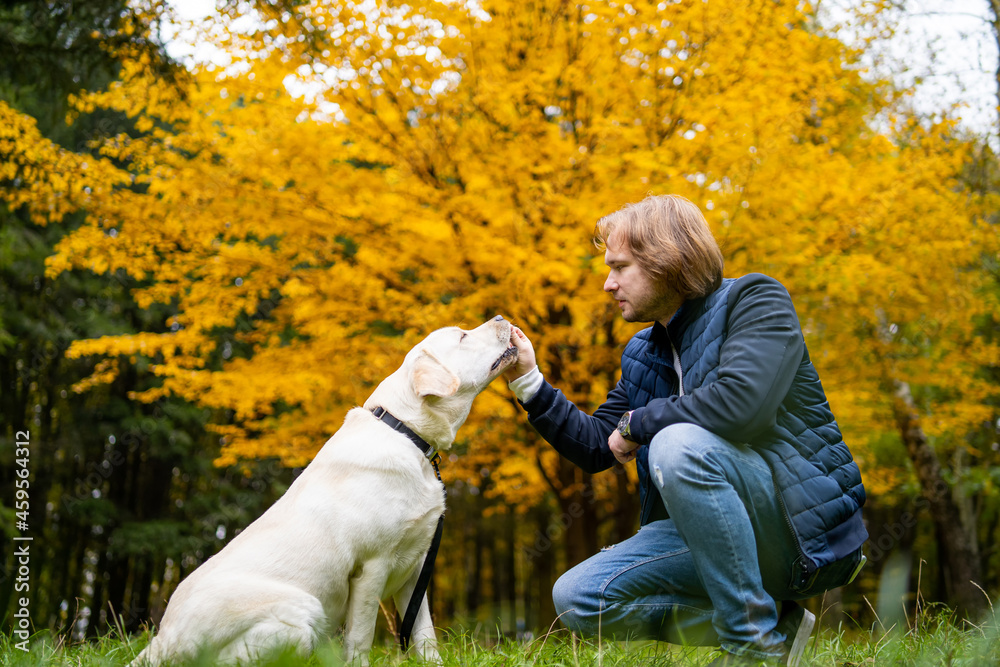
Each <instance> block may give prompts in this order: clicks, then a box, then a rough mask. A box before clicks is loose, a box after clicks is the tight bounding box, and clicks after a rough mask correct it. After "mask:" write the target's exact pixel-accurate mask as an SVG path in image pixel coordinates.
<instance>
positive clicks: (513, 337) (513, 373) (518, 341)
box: [503, 324, 538, 384]
mask: <svg viewBox="0 0 1000 667" xmlns="http://www.w3.org/2000/svg"><path fill="white" fill-rule="evenodd" d="M510 342H511V344H512V345H513V346H514V347H516V348H517V361H516V362H515V363H514V365H513V366H511V367H510V368H508V369H507V370H505V371H504V373H503V377H504V379H505V380H507V383H508V384H510V383H511V382H513V381H514V380H516V379H517V378H519V377H521V376H522V375H524V374H525V373H527V372H528V371H530V370H531V369H532V368H534V367H535V366H536V365H537V363H538V362H536V361H535V348H534V347H532V346H531V341H530V340H528V337H527V336H525V335H524V332H523V331H521V330H520V329H518V328H517V327H515V326H514V325H513V324H512V325H511V326H510Z"/></svg>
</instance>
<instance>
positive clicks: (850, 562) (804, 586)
mask: <svg viewBox="0 0 1000 667" xmlns="http://www.w3.org/2000/svg"><path fill="white" fill-rule="evenodd" d="M863 559H864V556H862V555H861V549H860V548H859V549H858V550H857V551H855V552H854V553H852V554H851V555H850V556H847V557H845V558H841V559H840V560H838V561H834V562H832V563H829V564H827V565H824V566H823V567H821V568H819V569H817V570H813V571H812V572H807V571H806V570H805V568H803V567H801V564H802V563H801V561H799V562H797V563H796V565H795V568H794V572H795V573H794V574H793V575H792V583H791V584H790V586H789V588H791V589H792V590H793V591H794V592H795V593H796V594H797V595H799V596H800V599H801V598H810V597H813V596H814V595H819V594H820V593H823V592H825V591H829V590H832V589H834V588H839V587H840V586H845V585H847V584H849V583H850V582H851V581H853V580H854V577H855V576H856V575H857V573H858V570H859V569H860V568H861V566H862V565H863V564H864V563H863Z"/></svg>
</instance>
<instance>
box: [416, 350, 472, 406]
mask: <svg viewBox="0 0 1000 667" xmlns="http://www.w3.org/2000/svg"><path fill="white" fill-rule="evenodd" d="M411 378H412V379H413V390H414V391H415V392H416V393H417V396H419V397H420V398H424V397H426V396H441V397H444V396H451V395H452V394H454V393H455V392H456V391H458V387H459V385H460V384H461V381H460V380H459V379H458V376H457V375H455V374H454V373H452V372H451V371H450V370H448V369H447V368H445V365H444V364H442V363H441V362H440V361H438V360H437V359H436V358H434V356H433V355H432V354H430V353H429V352H421V353H420V356H419V357H417V361H416V363H415V364H414V365H413V373H412V374H411Z"/></svg>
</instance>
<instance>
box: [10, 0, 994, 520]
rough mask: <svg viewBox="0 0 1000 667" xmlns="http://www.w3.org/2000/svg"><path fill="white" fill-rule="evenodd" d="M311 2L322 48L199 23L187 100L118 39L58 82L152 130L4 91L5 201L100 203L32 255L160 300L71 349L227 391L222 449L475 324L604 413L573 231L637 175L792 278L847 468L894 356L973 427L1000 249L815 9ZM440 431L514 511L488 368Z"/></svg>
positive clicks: (47, 209) (523, 484)
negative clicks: (455, 420)
mask: <svg viewBox="0 0 1000 667" xmlns="http://www.w3.org/2000/svg"><path fill="white" fill-rule="evenodd" d="M319 4H320V3H317V4H314V5H311V6H310V7H311V8H310V9H308V11H309V12H312V14H313V16H312V18H313V19H314V24H315V25H324V26H326V28H327V33H326V35H327V38H328V39H329V43H325V44H324V43H320V44H319V45H316V44H312V45H310V43H309V42H308V40H298V39H296V37H297V35H296V34H295V30H296V29H297V26H296V25H291V24H289V25H285V24H275V23H271V24H268V25H269V26H273V27H269V28H268V29H267V30H265V31H264V33H260V32H256V33H254V34H251V35H243V34H240V33H238V32H236V28H235V26H234V25H233V24H231V23H227V21H229V19H227V18H222V19H219V20H220V21H222V23H223V25H222V27H223V28H224V30H222V31H209V30H206V31H205V34H206V35H215V39H216V40H217V44H218V46H219V47H220V48H224V49H226V50H227V51H228V52H229V53H230V54H231V55H232V57H233V58H234V64H233V66H232V67H230V68H228V69H226V70H225V71H219V70H218V69H216V68H214V67H212V66H207V67H202V68H200V69H198V70H196V71H194V72H192V73H191V77H190V79H189V80H185V81H184V82H182V84H181V86H180V89H179V90H176V89H173V88H171V87H169V86H168V85H167V84H165V83H164V82H163V81H160V80H157V79H156V78H155V77H153V76H151V74H150V73H149V72H148V71H147V69H146V68H145V67H144V66H143V63H142V62H140V61H139V60H138V59H131V60H129V59H127V60H126V63H125V66H124V68H123V72H122V79H121V81H119V82H118V83H116V84H115V85H113V86H111V87H110V88H109V89H108V90H106V91H96V92H91V93H82V94H80V95H79V96H77V98H76V99H75V105H76V109H77V112H76V113H87V112H88V111H91V110H93V109H96V108H110V109H116V110H119V111H122V112H124V113H126V114H128V115H129V116H131V117H134V118H137V119H138V125H137V127H138V129H139V130H140V131H142V132H143V134H142V135H141V136H138V137H127V136H119V137H115V138H112V139H110V140H108V141H106V142H104V143H103V144H101V145H100V146H99V150H100V152H101V154H102V155H104V156H106V158H107V159H105V160H94V159H93V158H90V157H84V156H80V155H76V154H73V153H69V152H66V151H63V150H61V149H58V148H57V147H55V146H52V145H51V144H48V143H46V142H45V141H43V140H41V139H40V138H39V137H38V135H37V131H36V130H35V129H34V128H33V126H32V124H31V123H30V121H28V120H26V119H25V118H24V117H23V116H21V115H19V114H17V113H15V112H13V111H12V110H11V109H9V107H7V106H6V105H3V104H2V103H0V120H2V123H0V128H3V129H2V130H0V154H2V155H4V156H5V160H7V161H6V162H4V163H3V164H2V166H0V168H2V169H3V170H4V171H3V172H2V177H3V178H6V179H13V178H19V179H21V181H22V182H23V183H24V186H23V187H22V188H21V189H19V190H15V191H14V192H13V194H11V193H10V192H7V193H6V194H5V196H6V197H7V200H8V203H10V204H12V205H15V206H17V205H22V204H23V205H27V206H29V207H30V208H31V210H32V212H33V214H35V215H36V216H44V217H47V219H49V220H58V219H59V218H60V217H61V216H62V215H64V214H65V213H66V212H68V211H69V210H75V209H76V208H80V207H85V208H86V210H87V211H88V213H89V217H88V219H87V221H86V223H85V224H84V225H83V226H82V227H81V228H80V229H78V230H76V231H74V232H72V233H71V234H69V235H68V236H67V237H66V238H65V240H64V241H63V242H62V243H60V245H59V247H58V253H57V254H56V255H55V256H54V257H53V258H51V260H50V262H49V265H48V268H49V272H50V273H51V274H52V275H55V274H58V273H60V272H62V271H65V270H68V269H70V268H83V269H91V270H94V271H97V272H103V271H108V270H112V269H117V268H123V269H125V270H126V271H128V273H129V274H130V275H132V276H133V277H135V278H137V279H139V280H142V281H144V284H145V286H143V287H142V288H140V289H137V290H135V292H134V297H135V299H136V300H137V302H138V303H139V304H140V305H141V306H148V305H150V304H153V303H171V302H175V303H176V304H177V316H176V319H175V320H171V322H169V323H168V324H169V325H172V331H171V332H170V333H166V334H152V333H140V334H136V335H131V336H128V335H125V336H109V337H105V338H100V339H97V340H91V341H80V342H78V343H76V344H75V345H74V346H73V348H72V350H71V355H75V356H82V355H94V354H97V355H109V356H112V357H114V356H117V355H130V356H135V355H141V356H143V357H146V358H148V359H150V360H151V361H152V364H153V370H154V372H155V373H156V374H157V375H158V376H160V377H161V378H162V383H163V384H162V387H161V388H160V389H157V390H154V391H152V392H149V393H147V394H146V395H145V396H144V397H145V398H147V399H152V398H155V397H156V396H159V395H162V394H163V393H164V392H166V393H174V394H177V395H180V396H183V397H186V398H188V399H191V400H193V401H197V402H199V403H202V404H204V405H207V406H212V407H218V408H227V409H230V410H232V411H233V413H234V414H235V419H236V423H235V424H234V425H229V426H220V427H219V432H220V434H222V435H223V436H224V437H225V447H224V451H223V454H222V457H221V458H220V460H219V461H218V463H220V464H229V463H234V462H236V461H238V460H239V459H241V458H254V457H262V456H278V457H281V459H282V460H283V461H284V462H286V463H288V464H290V465H301V464H302V463H304V462H306V461H308V460H309V459H310V457H311V456H312V455H313V454H314V453H315V451H316V450H317V449H318V448H319V447H320V446H321V445H322V443H323V442H324V441H325V439H326V437H327V436H328V435H329V434H330V433H332V432H333V431H334V430H335V429H336V428H337V427H338V426H339V424H340V422H341V420H342V418H343V415H344V413H345V412H346V410H347V409H349V408H350V407H352V406H354V405H358V404H360V403H361V402H362V401H363V400H364V398H365V397H366V396H367V394H368V393H369V392H370V391H371V389H372V387H373V386H374V384H375V383H377V382H378V381H379V380H380V379H381V378H382V377H384V376H385V375H387V374H388V373H389V372H391V371H392V370H394V369H395V368H396V367H397V366H398V364H399V363H400V361H401V359H402V356H403V354H404V353H405V351H406V350H407V349H409V348H410V347H411V346H412V345H413V344H414V343H415V342H416V341H418V340H419V339H420V338H422V337H423V336H424V335H426V334H427V333H428V332H429V331H430V330H432V329H434V328H437V327H440V326H445V325H452V324H459V325H465V326H474V325H476V324H478V323H479V322H481V321H483V320H484V319H486V318H487V317H490V316H492V315H495V314H503V315H505V316H507V317H509V318H511V319H513V320H514V321H515V322H516V323H517V324H519V325H520V326H522V327H523V328H524V329H525V331H527V332H528V334H529V336H530V337H531V338H532V340H533V341H534V343H535V346H536V349H537V351H538V354H539V360H540V367H541V369H542V371H543V373H545V375H546V376H547V377H548V378H549V379H551V380H552V381H553V382H554V383H555V384H556V385H557V386H559V387H560V388H562V389H563V390H564V391H565V392H566V393H567V395H569V396H570V398H571V399H573V400H575V401H577V402H578V404H579V405H581V407H583V408H585V409H592V408H594V407H596V405H598V404H599V403H600V402H601V401H602V400H603V398H604V396H605V394H606V392H607V391H608V390H609V389H610V388H611V387H612V386H613V385H614V382H615V381H616V379H617V372H618V360H619V355H620V352H621V349H622V346H623V344H624V342H625V341H626V340H627V339H628V337H629V336H630V335H631V334H632V333H634V332H635V331H636V329H637V327H635V326H633V325H628V324H625V323H623V322H621V321H620V318H618V317H617V313H616V311H615V309H614V308H612V304H610V303H609V301H608V299H607V297H606V296H605V295H604V294H603V293H602V290H601V286H602V283H603V278H604V270H603V263H602V258H601V256H600V254H599V253H597V251H596V250H595V249H594V248H593V246H592V245H591V234H592V230H593V226H594V222H595V221H596V219H597V218H598V217H600V216H601V215H603V214H605V213H608V212H610V211H612V210H614V209H616V208H618V207H620V206H621V205H623V204H624V203H626V202H629V201H635V200H637V199H639V198H641V197H642V196H644V195H645V194H646V193H648V192H655V193H665V192H671V193H676V194H681V195H684V196H687V197H689V198H690V199H692V200H693V201H695V202H696V203H697V204H699V205H700V206H701V207H702V208H703V210H704V211H705V213H706V215H707V217H708V219H709V222H710V224H711V225H712V227H713V229H714V231H715V233H716V235H717V237H718V238H719V240H720V243H721V245H722V247H723V251H724V253H725V256H726V260H727V263H728V264H727V266H728V269H727V274H728V275H729V276H738V275H742V274H744V273H747V272H751V271H761V272H766V273H769V274H771V275H774V276H775V277H777V278H778V279H780V280H782V281H783V282H784V283H785V284H786V285H787V286H788V288H789V290H790V291H791V293H792V296H793V298H794V299H795V301H796V303H797V306H798V308H799V313H800V316H801V317H802V320H803V326H804V329H805V331H806V338H807V343H808V344H809V346H810V349H811V351H812V354H813V356H814V358H815V361H816V364H817V366H818V367H819V368H820V370H821V375H822V377H823V379H824V383H825V385H826V386H827V388H828V390H829V395H830V398H831V402H832V403H833V407H834V409H835V411H836V413H837V415H838V417H839V419H840V422H841V425H842V426H843V427H844V430H845V433H846V434H847V435H848V436H849V440H850V443H851V445H852V447H853V448H854V450H855V452H856V454H857V455H858V458H859V459H860V460H862V461H865V460H869V457H868V456H867V453H866V450H865V442H866V440H867V438H868V437H869V436H870V435H873V434H878V433H881V432H885V431H891V430H892V428H893V427H892V425H891V423H890V419H891V417H890V412H889V410H888V403H887V402H886V401H885V399H884V398H883V397H882V386H883V383H884V381H885V379H886V377H887V373H888V374H892V375H894V376H896V377H900V378H902V379H905V380H907V381H912V382H914V383H922V384H926V385H931V386H939V387H941V388H942V390H943V393H942V396H943V397H944V398H943V401H944V402H946V403H947V405H948V407H947V409H945V408H944V406H943V405H941V406H937V405H936V406H934V410H935V413H936V414H939V417H938V418H937V419H936V420H935V421H934V422H933V423H934V426H933V428H934V429H936V430H940V431H942V432H943V431H945V430H947V431H952V432H961V431H962V430H963V429H969V428H971V427H972V426H973V425H974V422H973V420H978V419H980V418H982V416H983V414H984V412H983V410H982V406H983V405H984V403H985V402H986V401H987V399H988V398H989V397H990V396H994V395H995V389H994V388H991V387H988V386H984V385H983V384H982V381H981V380H978V379H976V378H975V377H974V376H973V375H974V374H973V373H972V369H973V368H975V367H976V366H977V365H978V364H985V363H994V364H996V363H997V361H998V351H997V348H996V347H995V346H993V347H983V346H974V345H973V338H974V332H973V330H972V328H971V322H972V321H973V320H974V318H975V317H977V316H978V315H981V314H983V313H989V312H995V311H996V308H997V304H996V303H995V301H994V300H991V299H990V298H988V297H985V296H984V295H983V294H982V290H981V288H982V287H983V284H984V281H985V280H986V277H985V276H984V275H983V274H982V273H980V272H979V271H977V270H975V267H976V266H977V262H978V261H979V258H980V256H981V254H982V253H996V251H997V239H996V238H995V233H991V230H990V229H988V228H987V226H986V225H985V224H984V223H982V222H981V221H980V218H979V217H977V209H976V206H978V205H979V204H978V203H977V202H972V201H970V200H969V198H968V194H967V193H964V192H963V191H962V189H961V187H960V186H959V185H958V184H957V183H956V181H955V175H956V173H957V172H958V170H959V168H960V165H961V164H962V158H963V150H964V148H963V145H962V144H961V143H960V142H957V141H956V140H955V139H954V138H953V137H952V136H951V135H950V133H949V127H948V126H947V125H942V126H935V127H931V128H924V127H919V126H915V125H907V124H901V125H900V126H899V127H898V128H896V129H895V130H894V132H893V134H891V135H885V134H879V133H877V132H876V131H874V130H873V129H871V127H870V126H869V125H868V121H869V119H870V118H871V117H872V116H873V115H874V114H875V112H877V111H879V110H880V109H881V108H882V106H883V105H884V104H885V103H886V102H885V101H884V100H883V98H882V93H881V91H882V88H881V84H879V83H865V82H864V81H863V80H862V79H861V77H860V74H859V70H858V68H857V67H856V66H855V65H856V57H857V54H854V53H851V52H849V51H848V50H847V49H846V47H845V46H844V45H843V44H841V43H840V42H838V41H837V40H835V39H833V38H831V37H829V36H826V35H824V34H822V33H820V32H819V31H817V30H815V29H814V27H813V26H814V21H813V18H812V16H811V15H810V14H809V11H810V10H809V8H808V7H805V6H803V5H802V4H801V3H790V2H782V3H778V2H772V1H771V0H746V1H745V2H737V3H732V2H714V1H713V2H679V3H671V2H667V3H659V2H647V1H635V2H631V3H629V4H617V3H609V2H595V3H590V4H589V5H587V6H586V7H585V6H581V5H577V4H574V3H565V2H556V1H555V0H538V1H536V2H527V3H525V2H507V1H500V0H494V1H490V2H483V3H481V5H478V6H475V7H469V6H466V5H465V3H429V4H426V5H422V4H417V5H399V6H395V5H393V4H390V3H358V4H356V3H351V2H329V3H321V4H322V6H318V5H319ZM298 27H299V28H300V27H301V26H298ZM282 31H287V32H288V34H281V33H282ZM291 82H295V84H294V85H292V89H293V90H296V91H300V94H291V93H289V92H288V90H287V89H286V84H291ZM301 91H307V94H305V95H303V94H301ZM10 156H13V157H10ZM111 160H116V161H118V162H119V164H122V165H124V167H122V168H116V167H114V166H113V163H112V162H111ZM39 219H41V218H39ZM883 330H885V331H889V332H890V334H889V338H888V339H886V338H885V337H884V336H882V335H881V332H882V331H883ZM227 346H232V347H238V348H239V350H240V351H239V352H238V353H235V354H232V353H230V354H231V355H232V356H227V353H226V352H225V349H229V348H227ZM105 372H106V369H102V370H101V371H99V373H98V375H95V377H94V378H91V380H90V381H88V382H90V383H93V382H98V381H101V380H102V379H104V375H103V374H104V373H105ZM460 435H461V437H462V438H463V439H464V440H465V441H466V442H463V443H460V446H463V447H464V446H467V449H468V453H467V454H465V455H463V456H462V457H460V458H459V460H458V461H457V462H456V463H455V464H454V465H449V466H446V472H445V474H446V476H450V478H451V479H467V480H468V481H469V483H470V484H476V483H477V482H476V480H477V476H478V475H479V472H478V471H479V470H480V469H482V468H486V469H488V470H490V471H491V475H492V480H493V484H494V486H493V491H492V492H493V493H499V494H502V495H503V497H504V498H505V499H507V501H508V502H509V503H510V504H511V505H512V506H514V507H521V508H523V507H527V506H531V505H533V504H535V503H537V502H539V501H540V499H541V498H542V497H543V495H544V494H545V493H546V492H547V487H546V483H545V482H544V476H543V472H544V467H545V466H546V465H551V461H552V460H553V459H551V458H550V457H552V456H554V455H553V454H552V453H551V452H549V451H548V450H547V449H543V450H541V451H540V450H539V449H538V445H537V443H535V444H534V445H532V446H531V447H525V446H523V445H522V444H521V443H524V442H525V440H526V439H527V440H532V439H531V438H526V437H525V425H524V419H523V416H522V415H520V414H519V408H517V407H516V406H515V405H514V404H513V402H512V401H511V398H510V396H509V394H508V392H507V391H506V389H505V388H503V387H501V386H497V387H492V388H490V390H488V391H487V392H486V393H485V394H484V395H483V396H482V397H481V398H480V399H479V400H478V402H477V404H476V407H475V408H474V411H473V414H472V416H471V417H470V419H469V422H468V424H467V426H466V427H465V428H464V430H463V431H462V433H461V434H460ZM532 441H533V440H532ZM866 472H867V471H866ZM895 474H896V473H895V472H893V471H884V472H880V473H879V475H880V476H879V477H877V478H876V477H872V479H878V480H883V482H884V484H885V485H887V487H888V485H890V484H892V483H895V480H896V477H894V475H895ZM879 483H882V482H879ZM602 484H611V482H598V486H599V487H600V488H599V493H600V494H601V495H600V497H601V498H611V497H613V495H611V491H610V490H609V489H607V488H604V487H602V486H601V485H602ZM876 486H877V485H876Z"/></svg>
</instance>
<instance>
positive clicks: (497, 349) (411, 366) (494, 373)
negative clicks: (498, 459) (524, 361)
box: [365, 315, 517, 449]
mask: <svg viewBox="0 0 1000 667" xmlns="http://www.w3.org/2000/svg"><path fill="white" fill-rule="evenodd" d="M510 332H511V326H510V323H509V322H507V321H506V320H505V319H503V317H501V316H499V315H498V316H497V317H495V318H493V319H491V320H489V321H488V322H486V323H484V324H482V325H480V326H478V327H476V328H475V329H471V330H468V331H466V330H464V329H460V328H458V327H447V328H445V329H438V330H437V331H434V332H433V333H431V334H430V335H429V336H427V338H425V339H424V340H422V341H421V342H420V343H418V344H417V345H416V346H415V347H414V348H413V349H412V350H410V352H409V353H408V354H407V355H406V358H405V359H404V360H403V365H402V366H400V368H399V370H397V371H396V372H395V373H393V374H392V375H390V376H389V377H387V378H386V379H385V380H383V381H382V383H381V384H380V385H379V386H378V388H376V390H375V391H374V392H373V393H372V395H371V396H370V397H369V398H368V400H367V401H365V407H366V408H369V409H371V408H374V407H376V406H381V407H383V408H385V409H386V410H388V411H389V412H390V413H392V414H393V415H394V416H395V417H396V418H397V419H399V420H401V421H402V422H403V423H405V424H406V425H407V426H409V427H410V428H412V429H413V430H414V431H416V432H417V433H418V434H419V435H420V436H421V437H422V438H424V440H426V441H427V442H429V443H431V444H432V445H434V447H435V448H437V449H447V448H448V447H450V446H451V443H452V441H453V440H454V439H455V433H456V432H457V431H458V428H459V427H460V426H461V425H462V424H463V423H464V422H465V418H466V417H468V415H469V410H471V409H472V401H473V399H475V397H476V396H477V395H478V394H479V392H481V391H482V390H483V389H485V388H486V386H487V385H488V384H489V383H490V382H492V381H493V380H495V379H496V378H497V377H498V376H499V375H500V374H501V373H502V372H503V371H505V370H506V369H507V367H508V366H510V365H511V364H513V363H514V361H516V360H517V348H516V347H514V346H513V345H512V344H511V341H510Z"/></svg>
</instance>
